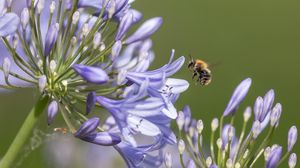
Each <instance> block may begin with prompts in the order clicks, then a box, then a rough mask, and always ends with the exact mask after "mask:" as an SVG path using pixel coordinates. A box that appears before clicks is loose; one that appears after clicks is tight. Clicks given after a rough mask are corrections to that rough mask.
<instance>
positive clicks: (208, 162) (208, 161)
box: [205, 156, 212, 167]
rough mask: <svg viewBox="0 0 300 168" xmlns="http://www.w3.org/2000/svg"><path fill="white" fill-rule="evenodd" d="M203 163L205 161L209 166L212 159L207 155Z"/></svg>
mask: <svg viewBox="0 0 300 168" xmlns="http://www.w3.org/2000/svg"><path fill="white" fill-rule="evenodd" d="M205 163H206V166H207V167H210V166H211V164H212V159H211V157H210V156H208V157H207V158H206V160H205Z"/></svg>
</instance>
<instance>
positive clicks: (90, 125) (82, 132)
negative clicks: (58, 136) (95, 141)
mask: <svg viewBox="0 0 300 168" xmlns="http://www.w3.org/2000/svg"><path fill="white" fill-rule="evenodd" d="M99 124H100V120H99V118H97V117H93V118H90V119H89V120H87V121H85V122H84V123H83V124H82V125H81V126H80V128H79V129H78V130H77V131H76V132H75V134H74V135H75V136H76V137H79V138H80V137H86V136H89V135H91V134H94V133H95V132H96V129H97V127H98V126H99Z"/></svg>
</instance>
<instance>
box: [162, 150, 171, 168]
mask: <svg viewBox="0 0 300 168" xmlns="http://www.w3.org/2000/svg"><path fill="white" fill-rule="evenodd" d="M164 163H165V166H166V168H172V155H171V153H170V152H167V153H166V154H165V157H164Z"/></svg>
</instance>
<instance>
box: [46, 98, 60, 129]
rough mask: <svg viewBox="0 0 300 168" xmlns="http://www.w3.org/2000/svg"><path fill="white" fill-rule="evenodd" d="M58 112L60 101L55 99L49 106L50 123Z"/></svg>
mask: <svg viewBox="0 0 300 168" xmlns="http://www.w3.org/2000/svg"><path fill="white" fill-rule="evenodd" d="M57 112H58V103H57V102H56V101H55V100H54V101H52V102H51V103H50V104H49V106H48V117H47V122H48V125H50V124H51V123H52V121H53V119H54V117H55V116H56V114H57Z"/></svg>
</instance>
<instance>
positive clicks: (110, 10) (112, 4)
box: [108, 0, 116, 19]
mask: <svg viewBox="0 0 300 168" xmlns="http://www.w3.org/2000/svg"><path fill="white" fill-rule="evenodd" d="M115 12H116V1H115V0H111V1H110V7H109V8H108V18H109V19H111V18H112V17H113V15H114V14H115Z"/></svg>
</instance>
